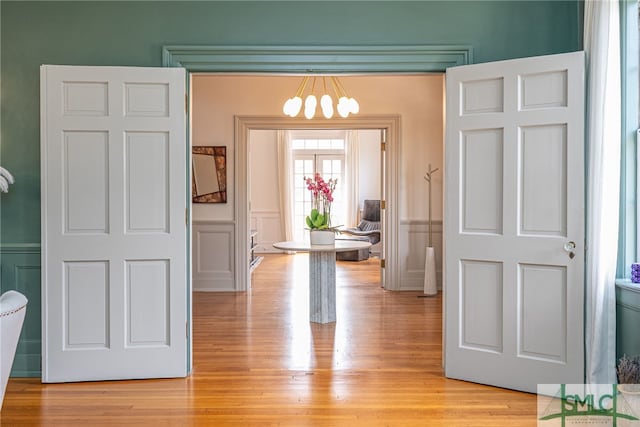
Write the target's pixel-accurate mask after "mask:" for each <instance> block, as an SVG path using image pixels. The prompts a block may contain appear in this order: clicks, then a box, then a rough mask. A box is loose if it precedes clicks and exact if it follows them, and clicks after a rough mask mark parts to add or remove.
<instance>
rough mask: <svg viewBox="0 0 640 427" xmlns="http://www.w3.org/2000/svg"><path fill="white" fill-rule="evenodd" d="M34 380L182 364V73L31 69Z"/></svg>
mask: <svg viewBox="0 0 640 427" xmlns="http://www.w3.org/2000/svg"><path fill="white" fill-rule="evenodd" d="M41 119H42V126H41V147H42V149H41V165H42V166H41V173H42V187H41V188H42V286H43V300H42V303H43V317H42V321H43V323H42V335H43V337H42V338H43V340H42V342H43V349H42V352H43V365H42V379H43V381H44V382H63V381H86V380H111V379H130V378H156V377H179V376H185V375H186V373H187V336H186V325H187V302H186V301H187V299H186V293H187V270H186V248H187V233H186V231H187V228H186V224H185V209H186V203H187V194H186V191H187V190H186V187H187V186H186V185H185V177H186V176H187V175H186V169H185V168H186V153H187V150H186V140H185V138H186V132H185V72H184V70H183V69H153V68H128V67H68V66H42V68H41Z"/></svg>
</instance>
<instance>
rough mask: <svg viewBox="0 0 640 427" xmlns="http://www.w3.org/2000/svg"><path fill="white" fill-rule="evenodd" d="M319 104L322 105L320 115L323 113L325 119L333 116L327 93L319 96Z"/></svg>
mask: <svg viewBox="0 0 640 427" xmlns="http://www.w3.org/2000/svg"><path fill="white" fill-rule="evenodd" d="M320 106H321V107H322V115H324V117H325V118H326V119H330V118H331V117H333V102H332V101H331V97H330V96H329V95H322V98H320Z"/></svg>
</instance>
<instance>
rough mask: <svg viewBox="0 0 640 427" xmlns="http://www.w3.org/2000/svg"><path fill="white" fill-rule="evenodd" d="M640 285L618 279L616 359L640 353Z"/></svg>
mask: <svg viewBox="0 0 640 427" xmlns="http://www.w3.org/2000/svg"><path fill="white" fill-rule="evenodd" d="M639 324H640V286H639V285H638V284H636V283H631V281H630V280H628V279H627V280H616V356H617V358H616V359H619V358H620V357H622V356H623V355H624V354H626V355H627V356H638V355H640V335H638V325H639Z"/></svg>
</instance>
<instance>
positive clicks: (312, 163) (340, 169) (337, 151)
mask: <svg viewBox="0 0 640 427" xmlns="http://www.w3.org/2000/svg"><path fill="white" fill-rule="evenodd" d="M292 145H293V180H294V198H293V206H294V208H293V211H294V219H293V224H294V240H296V241H301V240H306V238H307V235H308V233H306V231H305V217H306V216H307V215H309V212H310V211H311V192H310V191H309V190H307V186H306V185H305V182H304V179H305V178H306V177H313V176H314V174H316V173H319V174H320V175H321V176H322V178H323V179H325V180H329V179H337V180H338V184H337V185H336V189H335V191H334V202H333V204H332V205H331V224H332V225H335V226H337V225H342V224H343V223H344V217H345V215H344V209H345V206H344V190H343V189H344V178H345V174H344V172H345V171H344V165H345V162H344V138H342V139H339V138H334V139H327V138H325V139H303V138H294V139H293V140H292Z"/></svg>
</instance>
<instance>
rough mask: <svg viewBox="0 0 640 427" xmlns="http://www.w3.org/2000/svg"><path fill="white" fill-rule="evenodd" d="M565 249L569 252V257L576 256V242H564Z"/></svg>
mask: <svg viewBox="0 0 640 427" xmlns="http://www.w3.org/2000/svg"><path fill="white" fill-rule="evenodd" d="M564 250H565V251H567V253H568V254H569V258H571V259H573V257H575V256H576V242H567V243H565V244H564Z"/></svg>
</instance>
